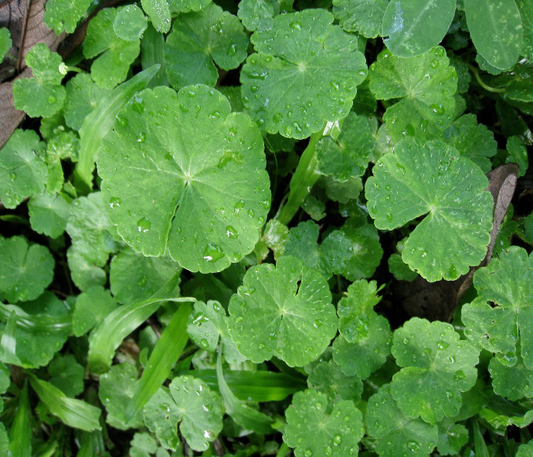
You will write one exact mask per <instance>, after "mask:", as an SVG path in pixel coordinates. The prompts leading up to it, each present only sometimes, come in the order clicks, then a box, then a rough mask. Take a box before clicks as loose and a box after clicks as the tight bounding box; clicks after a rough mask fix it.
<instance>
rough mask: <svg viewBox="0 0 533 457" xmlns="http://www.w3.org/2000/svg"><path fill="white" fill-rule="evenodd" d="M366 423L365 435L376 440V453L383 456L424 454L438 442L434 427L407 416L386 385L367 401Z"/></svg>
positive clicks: (416, 456)
mask: <svg viewBox="0 0 533 457" xmlns="http://www.w3.org/2000/svg"><path fill="white" fill-rule="evenodd" d="M418 392H420V390H417V393H418ZM365 423H366V425H367V430H368V434H369V435H370V437H372V438H374V439H375V440H376V441H375V443H376V452H377V453H378V455H379V456H382V457H386V456H387V457H388V456H396V455H403V454H405V455H410V456H414V457H427V455H428V454H430V453H431V452H432V451H433V448H434V447H435V446H436V445H437V443H438V428H437V426H436V425H430V424H426V423H425V422H423V421H422V420H421V419H412V418H409V417H406V416H405V415H404V414H403V413H402V411H401V410H400V409H398V407H397V406H396V403H395V401H394V399H393V398H392V395H391V393H390V386H389V385H388V384H387V385H385V386H383V387H381V388H380V389H379V390H378V392H377V393H376V394H374V395H372V396H371V397H370V399H369V400H368V404H367V409H366V416H365Z"/></svg>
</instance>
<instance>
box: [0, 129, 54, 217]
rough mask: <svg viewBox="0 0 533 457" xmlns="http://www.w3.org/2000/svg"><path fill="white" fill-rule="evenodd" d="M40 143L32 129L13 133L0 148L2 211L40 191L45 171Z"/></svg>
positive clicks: (44, 182) (45, 174) (43, 183)
mask: <svg viewBox="0 0 533 457" xmlns="http://www.w3.org/2000/svg"><path fill="white" fill-rule="evenodd" d="M43 149H44V143H43V142H41V141H39V136H38V135H37V134H36V133H35V132H34V131H32V130H15V131H14V132H13V135H12V136H11V138H9V140H8V141H7V143H6V144H5V146H4V147H3V148H2V149H0V199H1V200H2V203H3V204H4V205H5V207H6V208H10V209H12V208H16V207H17V206H18V205H19V204H20V203H21V202H22V200H24V199H25V198H27V197H31V196H32V195H38V194H40V193H41V192H43V191H44V188H45V184H46V179H47V174H48V173H47V168H46V163H45V162H44V160H43V158H42V155H41V154H42V153H43Z"/></svg>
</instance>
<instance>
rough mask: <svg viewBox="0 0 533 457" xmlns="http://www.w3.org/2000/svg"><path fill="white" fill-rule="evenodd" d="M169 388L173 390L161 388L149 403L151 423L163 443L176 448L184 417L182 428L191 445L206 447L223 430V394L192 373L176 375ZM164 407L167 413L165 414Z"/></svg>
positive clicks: (147, 417)
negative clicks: (194, 376) (178, 428)
mask: <svg viewBox="0 0 533 457" xmlns="http://www.w3.org/2000/svg"><path fill="white" fill-rule="evenodd" d="M169 390H170V394H169V393H168V391H167V390H166V388H162V389H160V390H159V391H158V392H157V394H156V395H155V396H154V397H153V398H152V399H151V400H150V401H149V402H148V404H147V405H146V406H145V408H144V416H145V420H146V423H147V425H148V427H149V428H150V429H151V430H154V431H155V432H156V435H157V436H158V438H159V439H160V440H161V442H162V443H163V444H165V445H167V446H169V447H171V448H175V446H176V445H177V442H176V441H177V440H176V438H175V436H176V427H177V422H178V421H180V422H181V423H180V432H181V434H182V435H183V437H184V438H185V440H187V443H188V444H189V446H191V448H193V449H194V450H195V451H205V450H206V449H207V448H208V447H209V443H210V442H212V441H214V440H215V439H216V437H217V435H218V434H219V433H220V432H221V430H222V416H223V415H224V406H223V404H222V399H221V398H220V395H219V394H218V393H217V392H214V391H212V390H211V389H210V388H209V386H208V385H207V384H206V383H205V382H204V381H202V380H201V379H196V378H193V377H192V376H180V377H178V378H174V379H173V380H172V382H171V383H170V386H169ZM162 410H163V411H166V416H165V414H161V411H162ZM163 418H166V420H164V419H163Z"/></svg>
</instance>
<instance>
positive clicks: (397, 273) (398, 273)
mask: <svg viewBox="0 0 533 457" xmlns="http://www.w3.org/2000/svg"><path fill="white" fill-rule="evenodd" d="M388 264H389V271H390V272H391V273H392V274H393V276H394V278H395V279H397V280H398V281H414V280H415V279H416V277H417V276H418V275H417V274H416V273H415V272H414V271H412V270H411V269H410V268H409V267H408V266H407V265H406V264H405V263H404V261H403V260H402V256H401V255H400V254H391V256H390V257H389V260H388Z"/></svg>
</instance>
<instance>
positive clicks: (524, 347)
mask: <svg viewBox="0 0 533 457" xmlns="http://www.w3.org/2000/svg"><path fill="white" fill-rule="evenodd" d="M474 286H475V287H476V289H477V291H478V297H477V298H476V299H475V300H474V301H473V302H472V303H468V304H466V305H465V306H464V307H463V309H462V320H463V322H464V324H465V335H466V336H467V337H468V338H470V339H472V340H473V341H475V342H477V343H478V344H479V345H481V347H483V348H484V349H486V350H487V351H490V352H494V353H496V356H497V358H498V359H499V361H500V362H501V363H503V364H504V365H506V366H509V367H511V366H515V365H516V363H517V350H518V345H519V347H520V352H521V354H520V355H521V357H522V359H523V363H524V365H525V366H526V367H527V368H529V369H533V351H532V350H531V348H532V347H533V325H532V316H533V314H532V311H533V257H532V256H528V255H527V252H526V251H525V250H524V249H523V248H520V247H511V248H509V250H508V251H504V252H502V253H501V255H500V257H499V258H498V259H493V260H492V261H491V262H490V263H489V265H488V266H487V267H485V268H482V269H480V270H478V271H477V272H476V274H475V275H474Z"/></svg>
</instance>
